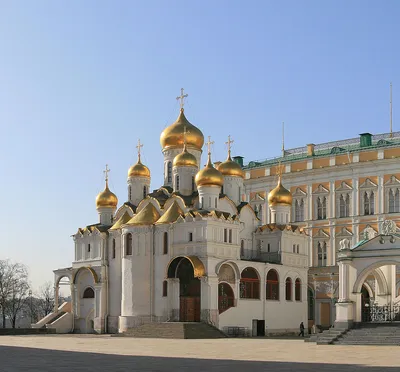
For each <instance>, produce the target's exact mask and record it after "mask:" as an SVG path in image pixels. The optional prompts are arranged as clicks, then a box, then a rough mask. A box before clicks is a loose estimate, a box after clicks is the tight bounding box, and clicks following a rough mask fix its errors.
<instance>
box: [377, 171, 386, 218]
mask: <svg viewBox="0 0 400 372" xmlns="http://www.w3.org/2000/svg"><path fill="white" fill-rule="evenodd" d="M375 213H376V214H382V213H385V194H384V187H383V176H382V175H380V176H378V192H377V205H376V211H375Z"/></svg>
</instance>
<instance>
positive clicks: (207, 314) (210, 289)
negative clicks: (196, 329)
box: [200, 276, 218, 327]
mask: <svg viewBox="0 0 400 372" xmlns="http://www.w3.org/2000/svg"><path fill="white" fill-rule="evenodd" d="M200 280H201V321H203V322H205V323H209V324H212V325H214V326H215V327H218V277H217V276H208V277H206V276H205V277H202V278H201V279H200Z"/></svg>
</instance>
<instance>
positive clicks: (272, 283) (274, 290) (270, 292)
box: [265, 269, 279, 301]
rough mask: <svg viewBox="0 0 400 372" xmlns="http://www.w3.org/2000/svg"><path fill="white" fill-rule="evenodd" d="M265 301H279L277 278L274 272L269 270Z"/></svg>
mask: <svg viewBox="0 0 400 372" xmlns="http://www.w3.org/2000/svg"><path fill="white" fill-rule="evenodd" d="M265 299H266V300H275V301H279V278H278V273H277V272H276V270H273V269H272V270H269V271H268V274H267V287H266V293H265Z"/></svg>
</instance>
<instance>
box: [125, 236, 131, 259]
mask: <svg viewBox="0 0 400 372" xmlns="http://www.w3.org/2000/svg"><path fill="white" fill-rule="evenodd" d="M125 256H132V234H127V235H126V247H125Z"/></svg>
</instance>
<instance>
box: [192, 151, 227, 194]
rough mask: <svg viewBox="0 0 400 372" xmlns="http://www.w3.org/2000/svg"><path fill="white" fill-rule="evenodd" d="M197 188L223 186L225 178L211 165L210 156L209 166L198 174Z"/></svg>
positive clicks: (209, 159) (196, 179)
mask: <svg viewBox="0 0 400 372" xmlns="http://www.w3.org/2000/svg"><path fill="white" fill-rule="evenodd" d="M195 182H196V186H197V187H199V186H221V187H222V186H223V185H224V177H223V176H222V173H221V172H220V171H219V170H218V169H215V168H214V167H213V165H212V163H211V156H210V154H208V161H207V165H206V166H205V167H204V168H203V169H202V170H201V171H200V172H198V173H197V174H196V178H195Z"/></svg>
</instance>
